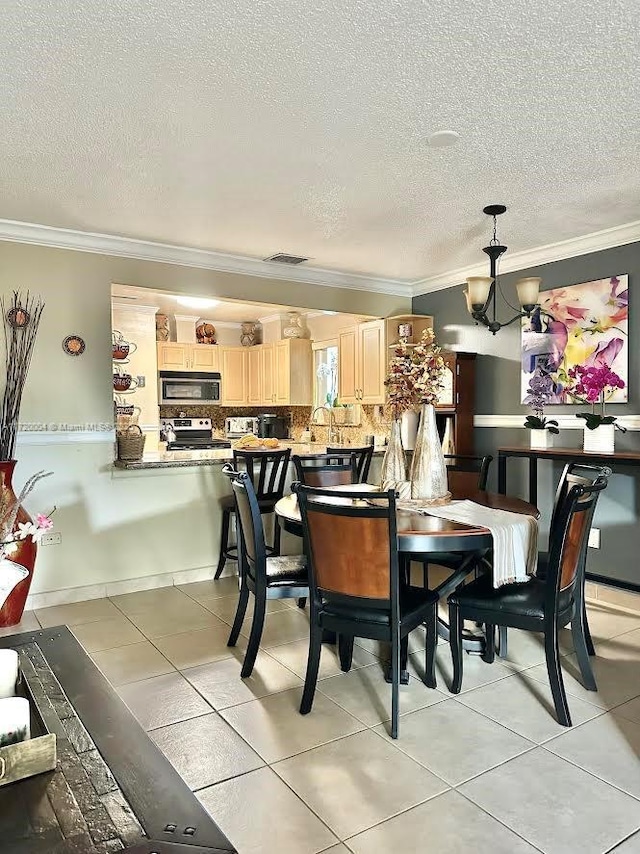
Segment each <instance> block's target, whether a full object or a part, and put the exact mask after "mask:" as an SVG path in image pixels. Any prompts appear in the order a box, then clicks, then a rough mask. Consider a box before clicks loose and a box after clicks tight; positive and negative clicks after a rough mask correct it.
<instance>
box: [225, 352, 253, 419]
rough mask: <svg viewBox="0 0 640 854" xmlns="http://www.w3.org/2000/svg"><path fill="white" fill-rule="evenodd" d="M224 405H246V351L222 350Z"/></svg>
mask: <svg viewBox="0 0 640 854" xmlns="http://www.w3.org/2000/svg"><path fill="white" fill-rule="evenodd" d="M220 373H221V374H222V403H223V405H224V406H240V405H243V404H246V402H247V395H246V349H245V348H244V347H223V348H222V366H221V371H220Z"/></svg>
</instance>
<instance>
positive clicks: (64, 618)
mask: <svg viewBox="0 0 640 854" xmlns="http://www.w3.org/2000/svg"><path fill="white" fill-rule="evenodd" d="M35 613H36V617H37V618H38V620H39V622H40V625H41V626H44V627H45V628H48V627H49V626H62V625H66V626H79V625H81V624H82V623H95V622H97V621H98V620H107V619H109V618H110V617H119V616H121V614H120V611H118V609H117V608H116V607H115V605H113V604H112V603H111V602H110V601H109V600H108V599H89V600H87V601H86V602H74V603H73V604H71V605H52V606H51V607H49V608H37V609H36V612H35Z"/></svg>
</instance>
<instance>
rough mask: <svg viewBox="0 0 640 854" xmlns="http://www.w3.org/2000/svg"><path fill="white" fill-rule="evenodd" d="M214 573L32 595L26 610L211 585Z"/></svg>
mask: <svg viewBox="0 0 640 854" xmlns="http://www.w3.org/2000/svg"><path fill="white" fill-rule="evenodd" d="M214 572H215V567H214V566H202V567H198V568H197V569H183V570H181V571H180V572H163V573H161V574H159V575H144V576H142V577H140V578H127V579H125V580H123V581H112V582H109V583H107V584H86V585H83V586H82V587H65V588H64V590H51V591H48V592H46V593H32V594H31V595H30V596H28V597H27V604H26V610H28V611H30V610H32V609H34V608H49V607H51V606H52V605H70V604H72V603H73V602H86V601H87V600H88V599H104V598H105V597H107V596H120V595H122V594H123V593H138V592H139V591H141V590H155V589H157V588H159V587H172V586H173V585H178V584H191V583H193V582H194V581H208V580H209V579H212V578H213V574H214Z"/></svg>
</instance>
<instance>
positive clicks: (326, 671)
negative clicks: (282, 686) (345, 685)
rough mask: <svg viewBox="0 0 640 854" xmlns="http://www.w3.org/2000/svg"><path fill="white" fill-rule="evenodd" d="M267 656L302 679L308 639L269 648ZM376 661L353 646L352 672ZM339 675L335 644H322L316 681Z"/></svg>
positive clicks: (304, 674) (339, 668)
mask: <svg viewBox="0 0 640 854" xmlns="http://www.w3.org/2000/svg"><path fill="white" fill-rule="evenodd" d="M269 655H270V656H272V657H273V658H275V659H277V660H278V661H280V662H282V664H284V665H285V667H288V668H289V670H293V672H294V673H297V675H298V676H300V678H301V679H304V678H305V676H306V674H307V658H308V656H309V639H308V638H302V640H299V641H293V642H292V643H284V644H281V645H280V646H272V647H269ZM377 661H378V659H377V658H376V657H375V656H374V655H372V654H371V653H370V652H367V651H366V650H364V649H362V647H360V646H357V645H356V644H354V645H353V661H352V664H351V669H352V670H356V669H357V668H358V667H366V666H367V665H368V664H376V662H377ZM340 673H342V669H341V667H340V660H339V658H338V648H337V646H336V645H335V644H328V643H323V644H322V652H321V653H320V670H319V671H318V679H327V678H328V677H330V676H337V675H338V674H340Z"/></svg>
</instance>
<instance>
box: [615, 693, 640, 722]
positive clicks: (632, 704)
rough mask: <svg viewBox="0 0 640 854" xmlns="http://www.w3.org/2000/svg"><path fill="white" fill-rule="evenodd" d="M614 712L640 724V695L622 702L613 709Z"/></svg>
mask: <svg viewBox="0 0 640 854" xmlns="http://www.w3.org/2000/svg"><path fill="white" fill-rule="evenodd" d="M612 714H614V715H615V716H616V717H617V716H620V717H621V718H626V719H627V720H628V721H633V722H634V723H637V724H640V697H635V698H634V699H633V700H629V701H628V702H627V703H622V705H620V706H616V707H615V708H614V709H612Z"/></svg>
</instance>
